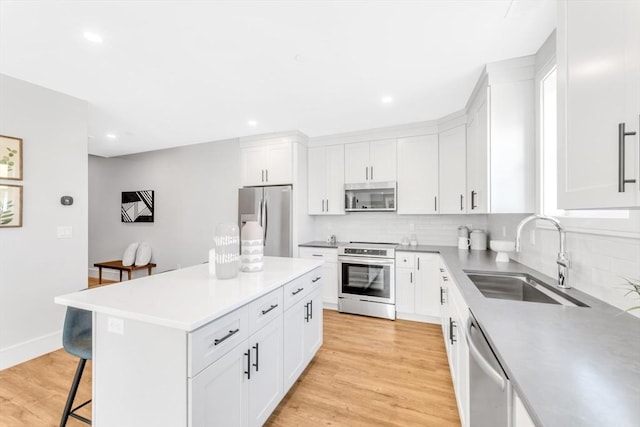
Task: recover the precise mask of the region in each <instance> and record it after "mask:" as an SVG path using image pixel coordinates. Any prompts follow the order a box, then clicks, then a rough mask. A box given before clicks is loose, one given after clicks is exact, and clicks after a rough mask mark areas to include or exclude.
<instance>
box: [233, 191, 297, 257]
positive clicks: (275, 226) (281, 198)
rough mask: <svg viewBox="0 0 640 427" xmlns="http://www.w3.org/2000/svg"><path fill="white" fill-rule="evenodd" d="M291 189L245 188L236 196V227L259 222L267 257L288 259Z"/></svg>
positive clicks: (290, 251) (289, 250) (290, 231)
mask: <svg viewBox="0 0 640 427" xmlns="http://www.w3.org/2000/svg"><path fill="white" fill-rule="evenodd" d="M292 215H293V212H292V204H291V186H290V185H277V186H272V187H246V188H241V189H240V190H239V193H238V225H239V227H240V229H241V230H242V226H243V225H244V224H245V223H246V222H247V221H258V223H259V224H260V225H261V226H262V230H263V233H264V254H265V255H266V256H282V257H290V256H292V255H293V243H292V226H291V218H292Z"/></svg>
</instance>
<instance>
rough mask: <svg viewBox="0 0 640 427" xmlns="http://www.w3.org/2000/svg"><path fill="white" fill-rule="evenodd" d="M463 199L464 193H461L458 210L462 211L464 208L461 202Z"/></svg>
mask: <svg viewBox="0 0 640 427" xmlns="http://www.w3.org/2000/svg"><path fill="white" fill-rule="evenodd" d="M463 199H464V195H463V194H461V195H460V210H461V211H462V210H464V206H463V204H462V202H463Z"/></svg>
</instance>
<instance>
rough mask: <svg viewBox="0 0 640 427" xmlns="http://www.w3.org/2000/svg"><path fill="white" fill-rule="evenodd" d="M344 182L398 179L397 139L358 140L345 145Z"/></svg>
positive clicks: (359, 182) (357, 182) (355, 182)
mask: <svg viewBox="0 0 640 427" xmlns="http://www.w3.org/2000/svg"><path fill="white" fill-rule="evenodd" d="M344 160H345V165H344V167H345V170H344V182H345V184H361V183H370V182H387V181H396V140H395V139H385V140H382V141H373V142H358V143H350V144H345V146H344Z"/></svg>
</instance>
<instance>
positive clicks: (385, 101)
mask: <svg viewBox="0 0 640 427" xmlns="http://www.w3.org/2000/svg"><path fill="white" fill-rule="evenodd" d="M392 102H393V98H392V97H390V96H383V97H382V103H383V104H390V103H392Z"/></svg>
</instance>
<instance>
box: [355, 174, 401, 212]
mask: <svg viewBox="0 0 640 427" xmlns="http://www.w3.org/2000/svg"><path fill="white" fill-rule="evenodd" d="M344 210H345V211H346V212H371V211H384V212H395V210H396V182H395V181H388V182H370V183H363V184H345V185H344Z"/></svg>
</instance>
